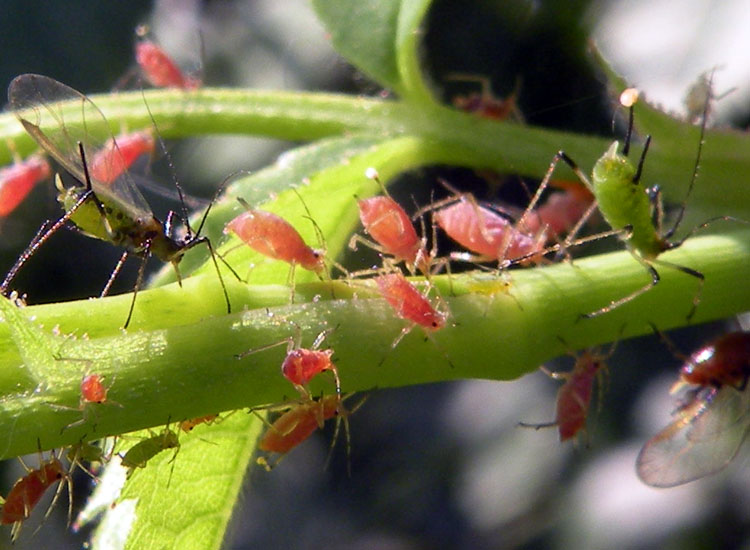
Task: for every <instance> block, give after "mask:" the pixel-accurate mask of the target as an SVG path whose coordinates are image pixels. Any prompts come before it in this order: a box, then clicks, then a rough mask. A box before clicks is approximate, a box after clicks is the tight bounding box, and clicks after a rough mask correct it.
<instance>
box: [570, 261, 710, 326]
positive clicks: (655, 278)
mask: <svg viewBox="0 0 750 550" xmlns="http://www.w3.org/2000/svg"><path fill="white" fill-rule="evenodd" d="M628 251H629V252H630V255H631V256H633V258H635V259H636V260H637V261H638V263H639V264H641V265H642V266H643V267H644V268H645V269H646V271H648V273H649V275H650V276H651V281H649V282H648V283H647V284H646V285H644V286H642V287H641V288H639V289H637V290H635V291H633V292H631V293H630V294H628V295H627V296H624V297H622V298H620V299H619V300H613V301H611V302H610V303H609V304H608V305H606V306H604V307H601V308H599V309H597V310H595V311H592V312H591V313H581V314H580V318H582V319H593V318H594V317H599V316H600V315H604V314H605V313H608V312H610V311H612V310H613V309H617V308H618V307H620V306H621V305H623V304H626V303H628V302H630V301H631V300H634V299H635V298H637V297H638V296H640V295H641V294H644V293H646V292H648V291H649V290H651V289H652V288H654V287H655V286H656V285H658V284H659V281H660V280H661V277H660V276H659V272H658V271H656V268H655V267H654V266H653V265H652V264H653V263H655V260H646V259H645V258H642V257H641V256H639V255H638V254H637V253H636V252H634V251H632V250H630V248H628ZM659 263H662V264H665V262H661V261H660V262H659ZM665 265H671V266H672V267H675V268H676V269H680V270H681V271H684V270H683V268H682V266H677V265H674V264H665ZM685 269H689V268H685ZM691 271H692V270H691ZM685 273H688V275H691V273H689V272H688V271H685ZM695 273H696V275H694V276H695V277H699V278H701V279H702V278H703V275H702V274H698V272H697V271H696V272H695ZM701 286H702V285H701ZM694 302H695V301H694ZM694 310H695V303H694V304H693V310H692V311H691V314H690V316H689V317H688V318H690V317H692V313H694Z"/></svg>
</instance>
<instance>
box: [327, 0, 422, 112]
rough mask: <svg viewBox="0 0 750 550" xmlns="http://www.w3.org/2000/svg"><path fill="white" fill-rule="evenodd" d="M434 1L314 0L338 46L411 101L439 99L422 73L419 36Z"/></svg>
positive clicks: (381, 82)
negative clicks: (430, 90)
mask: <svg viewBox="0 0 750 550" xmlns="http://www.w3.org/2000/svg"><path fill="white" fill-rule="evenodd" d="M430 4H431V2H430V0H363V1H361V2H350V1H347V0H313V6H314V8H315V11H316V12H317V14H318V17H319V18H320V19H321V21H322V22H323V24H324V25H325V26H326V29H327V30H328V32H329V33H330V34H331V40H332V42H333V45H334V47H335V48H336V50H337V51H338V52H339V53H340V54H341V55H343V56H344V57H346V58H347V59H348V60H349V61H350V62H351V63H353V64H354V65H356V66H357V68H358V69H360V70H361V71H362V72H364V73H366V74H367V75H369V76H370V77H372V78H373V79H375V80H376V81H377V82H378V83H379V84H381V85H383V86H385V87H387V88H390V89H392V90H393V91H394V92H396V93H397V94H398V95H400V96H401V97H403V98H404V99H407V100H409V101H412V100H413V101H420V102H422V103H432V102H434V100H433V98H432V95H431V94H430V92H429V89H428V88H427V86H426V84H425V82H424V78H423V75H422V71H421V67H420V63H419V61H420V59H419V46H420V44H419V40H420V38H421V36H422V33H421V32H420V29H419V26H420V24H421V23H422V19H423V18H424V16H425V14H426V13H427V10H428V9H429V7H430Z"/></svg>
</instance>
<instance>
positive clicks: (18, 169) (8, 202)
mask: <svg viewBox="0 0 750 550" xmlns="http://www.w3.org/2000/svg"><path fill="white" fill-rule="evenodd" d="M50 174H51V170H50V167H49V163H48V162H47V160H46V159H45V158H44V157H41V156H39V155H32V156H30V157H29V158H27V159H26V160H24V161H21V162H16V163H14V164H11V165H10V166H6V167H4V168H2V169H0V216H7V215H8V214H10V213H11V212H13V210H15V209H16V207H17V206H18V205H19V204H21V202H22V201H23V199H25V198H26V196H27V195H28V194H29V193H30V192H31V190H32V189H33V188H34V185H36V184H37V183H39V182H40V181H42V180H44V179H46V178H48V177H49V176H50Z"/></svg>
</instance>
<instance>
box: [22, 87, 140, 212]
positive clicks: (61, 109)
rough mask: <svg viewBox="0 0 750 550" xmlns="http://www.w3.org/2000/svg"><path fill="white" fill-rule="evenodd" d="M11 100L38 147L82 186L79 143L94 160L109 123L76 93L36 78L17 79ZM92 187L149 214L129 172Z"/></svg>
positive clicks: (109, 133)
mask: <svg viewBox="0 0 750 550" xmlns="http://www.w3.org/2000/svg"><path fill="white" fill-rule="evenodd" d="M8 101H9V102H10V106H11V109H13V111H15V114H16V116H17V117H18V118H19V120H20V121H21V124H23V126H24V128H25V129H26V131H27V132H28V133H29V134H30V135H31V136H32V137H33V138H34V139H35V140H36V141H37V143H39V145H41V146H42V148H43V149H44V150H45V151H47V153H49V154H50V155H52V157H54V159H55V160H56V161H57V162H59V163H60V164H61V165H62V166H63V167H64V168H65V170H67V171H68V172H70V174H71V175H72V176H73V177H75V178H76V179H77V180H78V181H80V182H84V181H85V180H86V177H85V174H84V169H83V164H82V162H81V157H80V152H79V149H78V144H79V143H82V144H83V147H84V150H85V152H86V155H87V157H88V158H89V159H92V158H93V157H94V155H95V152H96V151H97V149H98V148H100V147H101V144H103V143H104V142H105V141H107V139H111V138H112V134H111V131H110V127H109V124H108V123H107V120H106V118H104V114H102V112H101V111H100V110H99V108H98V107H97V106H96V105H94V103H93V102H92V101H91V100H90V99H88V98H87V97H86V96H84V95H83V94H81V93H80V92H77V91H76V90H74V89H73V88H70V87H69V86H66V85H65V84H62V83H61V82H58V81H57V80H55V79H53V78H49V77H46V76H42V75H37V74H24V75H21V76H18V77H16V78H15V79H13V81H12V82H11V83H10V87H9V88H8ZM97 138H99V139H97ZM115 147H116V145H115ZM91 184H92V186H93V188H94V191H95V192H96V193H97V194H100V195H103V196H105V197H109V198H111V199H112V200H115V201H117V202H118V203H119V204H120V206H121V207H123V208H128V209H129V210H131V211H132V214H133V217H134V218H135V217H139V216H145V215H149V214H151V209H150V207H149V206H148V203H147V202H146V199H144V198H143V195H141V193H140V191H138V189H137V188H136V187H135V183H133V180H132V179H131V177H130V175H129V174H128V173H127V172H123V174H122V175H121V176H120V177H119V178H117V179H116V180H115V181H113V182H111V183H109V184H104V183H102V182H100V181H97V180H94V179H92V181H91Z"/></svg>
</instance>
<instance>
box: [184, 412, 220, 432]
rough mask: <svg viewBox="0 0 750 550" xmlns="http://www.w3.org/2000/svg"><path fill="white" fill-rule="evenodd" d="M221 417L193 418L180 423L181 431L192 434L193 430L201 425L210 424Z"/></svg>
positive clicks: (213, 415)
mask: <svg viewBox="0 0 750 550" xmlns="http://www.w3.org/2000/svg"><path fill="white" fill-rule="evenodd" d="M218 417H219V415H218V414H207V415H206V416H199V417H197V418H191V419H188V420H183V421H182V422H180V429H181V430H182V431H183V432H192V431H193V428H195V427H196V426H199V425H200V424H210V423H211V422H213V421H214V420H216V419H217V418H218Z"/></svg>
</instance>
